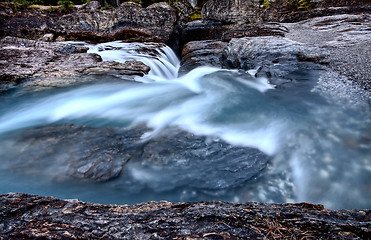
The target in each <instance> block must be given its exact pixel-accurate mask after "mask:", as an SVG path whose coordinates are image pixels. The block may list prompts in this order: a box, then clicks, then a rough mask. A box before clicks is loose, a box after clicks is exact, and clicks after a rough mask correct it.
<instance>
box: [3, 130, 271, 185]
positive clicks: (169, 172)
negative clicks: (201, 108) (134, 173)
mask: <svg viewBox="0 0 371 240" xmlns="http://www.w3.org/2000/svg"><path fill="white" fill-rule="evenodd" d="M149 131H150V130H149V129H148V128H146V127H143V126H136V127H132V128H127V129H121V130H120V129H114V128H109V127H105V128H91V127H83V126H75V125H57V126H46V127H39V128H35V129H29V130H25V131H20V132H16V133H9V134H8V135H7V136H5V137H4V136H3V137H2V140H1V144H2V145H3V146H4V148H3V149H6V150H3V151H0V156H1V159H2V161H3V167H5V168H8V169H9V170H11V171H14V172H17V173H21V174H38V175H43V176H50V177H51V178H53V179H60V180H63V179H68V178H71V177H72V178H77V179H84V180H93V181H105V180H108V179H112V178H115V177H117V176H119V175H120V173H121V171H122V170H123V168H125V166H126V163H127V162H128V161H130V164H131V166H136V168H140V169H142V170H141V171H143V172H152V170H153V169H154V170H155V171H154V172H155V174H161V175H163V176H166V177H165V178H164V177H161V178H160V177H159V178H154V179H152V180H151V181H150V182H148V183H145V184H148V185H149V187H151V188H153V189H157V190H158V189H160V190H161V189H162V190H165V188H166V189H174V188H177V187H182V186H188V185H189V186H192V187H195V188H201V189H226V188H230V187H236V186H239V185H241V184H243V183H245V182H246V181H248V180H249V179H251V178H253V177H255V176H256V175H258V174H259V173H260V172H261V171H262V170H263V169H264V168H265V166H266V164H267V162H268V160H269V158H268V156H267V155H265V154H263V153H262V152H260V151H258V150H255V149H251V148H243V147H233V146H231V145H230V144H227V143H225V142H224V141H219V140H217V139H209V138H206V137H202V136H196V135H193V134H190V133H186V132H184V131H180V130H176V129H168V130H163V131H162V133H161V135H159V136H156V137H153V138H150V139H147V140H143V139H141V137H142V136H143V135H144V134H145V133H147V132H149ZM226 163H228V167H226ZM210 164H212V165H213V166H214V167H213V168H209V165H210ZM149 175H150V174H149ZM123 177H124V178H126V177H127V176H123ZM148 177H149V176H147V178H148ZM136 184H139V183H136Z"/></svg>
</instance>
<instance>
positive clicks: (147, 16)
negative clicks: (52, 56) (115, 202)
mask: <svg viewBox="0 0 371 240" xmlns="http://www.w3.org/2000/svg"><path fill="white" fill-rule="evenodd" d="M0 21H1V22H2V24H1V25H0V34H1V36H7V35H8V36H17V37H25V38H40V37H42V36H43V35H44V34H46V33H54V34H55V36H56V37H57V36H64V37H65V38H66V39H80V40H90V41H98V42H103V41H110V40H117V39H120V40H126V41H157V42H167V41H169V39H170V37H171V35H172V33H173V30H174V26H175V23H176V21H177V13H176V10H175V9H173V8H172V7H170V6H169V5H168V4H167V3H156V4H152V5H150V6H148V7H147V8H142V7H141V6H140V5H139V4H136V3H133V2H124V3H122V5H121V6H120V7H118V8H113V9H107V10H100V9H99V3H98V2H96V1H93V2H90V3H89V4H86V5H85V6H84V7H82V8H81V9H80V10H77V11H74V12H72V13H69V14H66V15H56V14H40V13H39V12H37V11H34V12H31V13H30V12H28V13H26V12H20V13H19V14H18V15H17V16H11V15H9V14H7V13H4V14H0Z"/></svg>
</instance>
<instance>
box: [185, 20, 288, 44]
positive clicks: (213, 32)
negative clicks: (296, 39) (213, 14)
mask: <svg viewBox="0 0 371 240" xmlns="http://www.w3.org/2000/svg"><path fill="white" fill-rule="evenodd" d="M286 31H287V29H286V28H285V27H283V26H282V25H280V24H278V23H261V24H245V23H238V24H222V23H220V22H200V21H194V22H190V23H188V24H186V25H185V28H184V29H183V34H182V39H181V40H182V43H183V44H186V43H188V42H191V41H200V40H220V41H225V42H227V41H229V40H231V39H232V38H240V37H256V36H284V35H285V32H286Z"/></svg>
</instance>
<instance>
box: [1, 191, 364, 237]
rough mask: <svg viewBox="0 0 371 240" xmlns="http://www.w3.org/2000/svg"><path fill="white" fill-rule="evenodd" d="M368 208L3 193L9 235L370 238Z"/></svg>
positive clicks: (3, 213) (4, 221) (3, 218)
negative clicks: (124, 201) (101, 200)
mask: <svg viewBox="0 0 371 240" xmlns="http://www.w3.org/2000/svg"><path fill="white" fill-rule="evenodd" d="M370 224H371V211H370V210H340V211H334V210H329V209H324V208H323V206H322V205H315V204H310V203H297V204H273V203H258V202H247V203H242V204H234V203H227V202H200V203H170V202H166V201H161V202H148V203H142V204H138V205H134V206H127V205H101V204H91V203H85V202H80V201H78V200H59V199H57V198H54V197H41V196H36V195H28V194H22V193H9V194H5V195H0V232H1V235H2V237H3V238H5V239H26V238H32V239H37V238H40V239H44V238H51V239H75V238H78V239H98V238H99V239H137V238H139V239H267V238H268V239H302V238H314V239H367V238H368V237H369V236H370V234H371V229H370Z"/></svg>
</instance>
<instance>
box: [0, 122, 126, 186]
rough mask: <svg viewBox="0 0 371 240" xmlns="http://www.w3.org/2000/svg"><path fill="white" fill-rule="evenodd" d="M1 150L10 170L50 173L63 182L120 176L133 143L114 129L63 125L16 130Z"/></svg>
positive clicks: (98, 179) (39, 174) (22, 172)
mask: <svg viewBox="0 0 371 240" xmlns="http://www.w3.org/2000/svg"><path fill="white" fill-rule="evenodd" d="M6 139H7V140H2V142H3V144H4V149H5V146H7V151H6V152H4V151H0V152H1V153H0V155H1V156H2V159H3V160H4V164H6V165H8V167H9V170H10V171H13V172H18V173H21V174H36V175H38V176H40V177H45V176H50V177H51V178H53V179H57V180H59V181H62V180H65V179H68V178H71V177H72V178H77V179H82V180H91V181H106V180H109V179H112V178H115V177H117V176H119V175H120V173H121V171H122V169H123V167H124V165H125V164H126V162H127V161H128V160H129V158H130V155H129V154H128V151H127V150H126V145H125V144H127V145H130V143H129V142H125V141H122V139H121V137H120V136H118V135H116V134H115V133H114V131H113V130H112V129H110V128H89V127H82V126H75V125H60V126H48V127H42V128H35V129H29V130H26V131H23V132H21V133H13V134H11V136H10V135H8V136H7V138H6Z"/></svg>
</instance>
